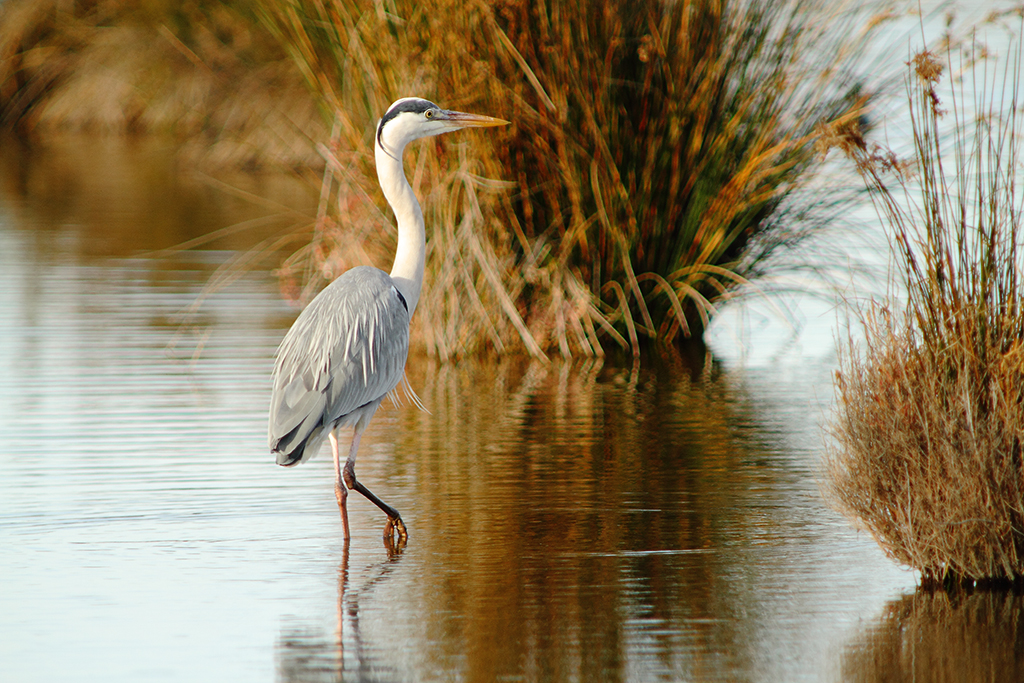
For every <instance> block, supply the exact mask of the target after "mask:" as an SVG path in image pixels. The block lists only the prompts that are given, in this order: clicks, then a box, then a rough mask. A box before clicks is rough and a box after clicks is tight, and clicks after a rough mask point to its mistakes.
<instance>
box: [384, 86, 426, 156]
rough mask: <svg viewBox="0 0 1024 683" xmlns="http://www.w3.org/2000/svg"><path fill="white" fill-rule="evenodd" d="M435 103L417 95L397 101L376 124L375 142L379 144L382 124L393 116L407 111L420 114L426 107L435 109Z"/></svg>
mask: <svg viewBox="0 0 1024 683" xmlns="http://www.w3.org/2000/svg"><path fill="white" fill-rule="evenodd" d="M437 108H438V107H437V105H436V104H434V103H433V102H431V101H429V100H421V99H419V98H418V97H416V98H412V99H408V100H405V101H404V102H399V103H398V104H396V105H395V106H393V107H391V109H388V110H387V112H386V113H385V114H384V116H383V117H382V118H381V120H380V123H379V124H377V144H378V145H379V144H381V142H380V135H381V132H382V131H383V130H384V124H385V123H387V122H388V121H390V120H391V119H393V118H395V117H396V116H398V115H399V114H402V113H404V112H409V113H412V114H422V113H423V112H425V111H426V110H428V109H437Z"/></svg>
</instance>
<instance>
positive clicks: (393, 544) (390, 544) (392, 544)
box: [384, 519, 409, 560]
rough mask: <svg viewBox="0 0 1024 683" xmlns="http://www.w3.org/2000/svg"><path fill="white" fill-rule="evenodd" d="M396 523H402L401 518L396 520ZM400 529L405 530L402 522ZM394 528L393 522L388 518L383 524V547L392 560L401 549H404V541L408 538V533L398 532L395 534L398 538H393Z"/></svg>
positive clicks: (400, 552) (399, 553)
mask: <svg viewBox="0 0 1024 683" xmlns="http://www.w3.org/2000/svg"><path fill="white" fill-rule="evenodd" d="M398 523H399V524H402V520H398ZM401 529H402V530H403V531H404V530H405V525H404V524H402V527H401ZM395 530H396V529H395V524H394V522H392V520H391V519H388V523H387V524H386V525H385V526H384V548H385V549H386V550H387V551H388V559H389V560H393V559H395V558H397V557H398V556H399V555H401V554H402V551H404V550H405V544H406V541H407V539H408V538H409V537H408V535H406V534H402V533H401V532H399V533H398V534H397V536H398V538H397V539H395V536H396V534H395V533H394V532H395Z"/></svg>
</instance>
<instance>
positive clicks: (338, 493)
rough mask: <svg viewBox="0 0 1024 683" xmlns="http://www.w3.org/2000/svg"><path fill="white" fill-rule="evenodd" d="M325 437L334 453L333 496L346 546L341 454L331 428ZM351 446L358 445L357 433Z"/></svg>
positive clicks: (344, 497) (345, 508) (345, 493)
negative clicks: (335, 499)
mask: <svg viewBox="0 0 1024 683" xmlns="http://www.w3.org/2000/svg"><path fill="white" fill-rule="evenodd" d="M327 438H328V439H330V441H331V451H332V452H333V453H334V477H335V479H334V497H335V498H337V499H338V509H339V510H341V525H342V526H343V527H344V528H345V543H346V547H347V544H348V540H349V538H350V537H351V536H350V535H349V531H348V505H347V500H348V489H347V488H345V481H344V479H342V475H341V454H340V452H339V451H338V437H337V436H335V434H334V430H333V429H332V430H331V431H330V433H329V434H328V435H327ZM352 445H353V448H354V447H355V446H358V445H359V435H358V434H357V435H356V438H355V443H353V444H352Z"/></svg>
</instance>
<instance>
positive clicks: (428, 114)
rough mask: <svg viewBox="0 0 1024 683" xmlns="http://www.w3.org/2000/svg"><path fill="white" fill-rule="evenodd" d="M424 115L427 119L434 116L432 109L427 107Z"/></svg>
mask: <svg viewBox="0 0 1024 683" xmlns="http://www.w3.org/2000/svg"><path fill="white" fill-rule="evenodd" d="M424 116H426V117H427V118H428V119H432V118H434V110H433V109H428V110H427V111H426V113H425V114H424Z"/></svg>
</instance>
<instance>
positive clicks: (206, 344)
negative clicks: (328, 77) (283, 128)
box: [0, 142, 1024, 681]
mask: <svg viewBox="0 0 1024 683" xmlns="http://www.w3.org/2000/svg"><path fill="white" fill-rule="evenodd" d="M29 159H31V161H29ZM2 174H3V175H2V178H0V180H2V183H3V184H2V193H0V292H2V297H0V435H2V437H3V449H2V450H0V575H2V576H3V582H2V584H0V679H2V680H4V681H53V680H64V681H70V680H103V681H140V680H146V681H162V680H174V681H186V680H187V681H205V680H209V681H225V680H239V681H242V680H244V681H265V680H282V681H334V680H371V681H377V680H379V681H434V680H445V681H446V680H463V681H498V680H507V681H604V680H607V681H679V680H694V681H706V680H707V681H847V680H849V681H862V680H863V681H869V680H883V679H884V680H979V681H981V680H985V681H998V680H1019V679H1020V676H1021V674H1022V672H1024V668H1022V663H1021V660H1022V658H1024V655H1022V654H1021V653H1022V652H1024V643H1022V638H1024V636H1022V635H1021V634H1024V622H1022V619H1024V616H1022V605H1021V602H1020V599H1019V598H1017V597H1015V596H1012V595H999V594H995V595H994V594H977V595H970V596H962V597H960V598H956V599H950V598H948V597H946V596H944V595H934V594H928V593H922V592H918V591H916V590H915V580H914V576H913V575H912V574H909V573H907V572H904V571H901V570H900V569H899V568H897V567H896V566H894V565H893V564H892V563H891V562H890V561H888V560H887V559H886V558H885V557H884V556H883V555H882V553H881V551H880V550H879V549H878V548H877V546H876V545H875V544H874V542H873V541H872V540H871V539H870V538H868V537H866V536H864V535H858V534H857V533H856V532H854V531H853V530H852V529H851V528H850V527H849V525H848V524H847V523H846V522H845V521H843V520H842V519H840V518H839V517H838V516H837V515H836V514H835V513H833V512H831V511H829V510H828V509H827V508H826V507H825V506H824V504H823V503H822V501H821V499H820V495H819V493H818V486H817V482H816V467H817V463H818V459H819V457H820V451H821V447H822V446H821V444H822V441H823V439H822V436H821V432H820V427H819V423H820V421H821V419H822V417H823V415H824V414H825V412H826V410H827V404H828V401H829V400H830V397H831V388H830V373H831V371H832V362H831V361H830V360H828V355H827V354H825V355H824V356H822V358H824V359H825V360H814V359H812V360H807V361H806V362H801V363H787V364H776V365H770V366H766V367H758V368H749V367H748V368H743V367H740V366H733V365H730V364H722V363H717V362H716V363H714V364H712V365H710V366H708V367H706V368H705V369H704V371H696V372H694V371H692V370H691V369H688V368H685V367H683V366H682V365H681V364H679V363H678V362H677V361H673V360H671V359H649V360H648V362H646V363H645V364H644V365H643V366H642V368H641V369H640V370H639V371H633V370H631V369H630V368H625V369H619V368H615V367H608V366H605V367H598V366H595V365H592V364H586V363H583V364H579V363H577V364H575V365H565V364H559V363H552V364H549V365H539V364H536V363H530V362H525V361H502V362H496V361H484V360H481V361H473V362H461V363H458V364H453V365H439V364H437V363H435V362H433V361H431V360H429V359H421V358H417V359H411V361H410V368H409V376H410V380H411V382H412V384H413V386H414V387H415V388H416V390H417V392H418V393H419V396H420V397H421V399H422V401H423V403H424V404H425V406H426V407H427V409H428V410H429V412H420V411H417V410H416V409H415V408H413V407H411V406H404V407H391V406H387V405H386V408H385V409H382V411H381V412H379V413H378V415H377V417H376V419H375V421H374V423H373V425H372V426H371V428H370V430H369V431H368V432H367V434H366V436H365V437H364V439H363V444H362V448H361V451H360V456H361V457H360V461H359V467H358V471H359V473H360V478H361V479H362V480H363V481H364V482H365V483H366V484H367V485H368V486H369V487H370V488H371V489H373V490H374V491H375V492H377V493H378V494H379V495H380V496H381V497H382V498H384V499H385V500H386V501H388V502H389V503H391V504H393V505H394V506H395V507H397V508H398V509H399V510H400V511H401V512H402V514H403V517H404V519H405V520H406V523H407V524H408V526H409V533H410V537H409V542H408V545H407V546H406V547H405V548H404V549H402V550H401V552H398V553H394V554H390V555H389V553H388V552H387V550H386V549H385V547H384V544H383V543H382V540H381V531H382V529H383V524H384V518H383V516H382V515H381V514H380V513H379V512H378V511H377V510H376V508H373V507H372V506H371V505H370V504H368V503H367V502H366V501H364V500H362V499H359V500H356V499H354V498H353V499H350V500H351V501H352V502H351V503H350V508H351V509H352V511H353V519H352V526H353V536H354V538H353V540H352V542H351V545H350V547H349V548H348V549H347V550H346V548H345V547H344V546H343V544H342V540H341V527H340V520H339V516H338V510H337V506H336V504H335V502H334V494H333V488H332V476H333V472H332V465H331V462H330V458H329V457H327V456H326V454H322V455H321V457H319V458H318V459H316V460H314V461H313V462H311V463H309V464H306V465H303V466H301V467H298V468H291V469H283V468H280V467H277V466H276V465H274V461H273V458H272V457H271V456H270V454H269V452H268V451H267V447H266V436H265V433H266V423H265V420H266V408H267V401H268V393H269V386H268V377H269V373H270V369H271V362H272V361H271V358H272V354H273V352H274V349H275V347H276V345H277V343H278V341H279V340H280V338H281V336H282V335H283V333H284V331H285V329H286V328H287V326H288V324H289V323H290V321H291V320H292V319H293V318H294V315H295V312H294V311H293V310H292V309H291V308H290V307H288V306H287V305H286V304H285V303H283V302H282V299H281V296H280V294H279V291H278V284H277V281H276V280H275V278H274V276H273V275H272V273H270V272H269V270H253V271H250V272H248V273H245V274H243V275H240V276H239V277H237V278H235V279H233V280H231V281H230V282H228V283H226V284H225V285H224V286H222V287H220V288H218V289H216V290H214V291H210V290H205V289H204V288H205V287H206V286H207V284H208V283H209V282H210V281H211V279H216V278H217V277H218V268H220V267H221V266H223V264H225V263H229V262H231V261H232V259H236V258H237V257H238V255H239V254H241V253H244V252H245V251H246V250H248V249H252V248H253V247H255V246H256V245H257V244H258V243H260V241H261V240H263V239H264V238H266V237H267V236H268V234H270V233H271V232H272V231H273V230H275V229H278V228H279V227H280V225H283V224H284V223H287V222H288V221H290V220H294V217H291V218H289V217H285V218H282V219H281V220H280V221H278V222H277V223H275V222H274V220H268V221H265V222H261V221H260V220H258V219H259V217H260V216H265V215H267V214H268V212H270V213H272V212H273V211H272V210H271V209H269V208H268V205H266V204H262V205H254V204H252V203H247V202H245V201H242V200H240V199H238V198H237V197H233V196H232V195H228V194H225V193H224V192H223V191H221V190H218V189H215V188H214V187H213V186H211V185H210V184H209V183H201V182H198V181H196V180H194V179H193V180H188V179H182V178H180V177H179V176H176V175H174V174H173V173H171V172H170V170H169V165H168V160H167V158H166V155H165V154H164V153H163V152H162V151H161V150H160V149H159V148H158V147H157V148H153V147H152V146H149V147H146V146H143V147H142V148H141V149H138V148H134V147H128V148H126V147H124V146H123V145H121V144H100V143H88V144H85V143H81V142H78V143H67V145H66V149H64V148H59V149H57V150H53V149H50V150H47V151H45V153H44V152H38V151H37V152H34V153H33V154H32V155H31V157H17V156H12V158H8V159H6V161H5V165H4V166H3V171H2ZM251 182H252V183H255V184H256V186H254V187H248V188H247V191H251V192H254V193H256V194H260V195H261V196H269V195H273V194H274V193H276V192H284V193H285V195H286V196H289V197H290V198H291V201H292V203H293V205H294V206H295V207H296V208H297V209H299V210H302V209H303V208H304V206H303V204H304V202H307V201H309V200H308V198H307V197H306V196H305V195H303V193H302V191H301V190H299V189H297V188H293V189H292V190H288V191H286V190H287V188H281V187H276V186H275V187H270V186H261V185H260V184H259V182H258V181H251ZM288 192H291V194H288ZM305 208H307V209H308V206H306V207H305ZM275 211H276V210H275ZM238 221H252V222H253V225H254V226H255V227H254V228H253V229H251V230H248V231H244V232H239V233H236V234H234V235H232V236H231V237H229V238H226V239H222V240H220V241H217V242H213V243H211V244H209V245H207V247H205V248H203V249H197V250H190V251H188V252H185V253H183V254H177V255H168V254H167V253H166V252H161V251H159V250H162V249H165V248H166V247H169V246H172V245H174V244H177V243H180V242H184V241H185V240H188V239H191V238H193V237H195V236H197V235H201V234H204V233H206V232H209V231H211V230H214V229H217V228H222V227H224V226H227V225H231V224H234V223H236V222H238ZM220 272H224V271H220ZM197 302H200V303H201V306H199V307H198V308H195V304H197Z"/></svg>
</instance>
